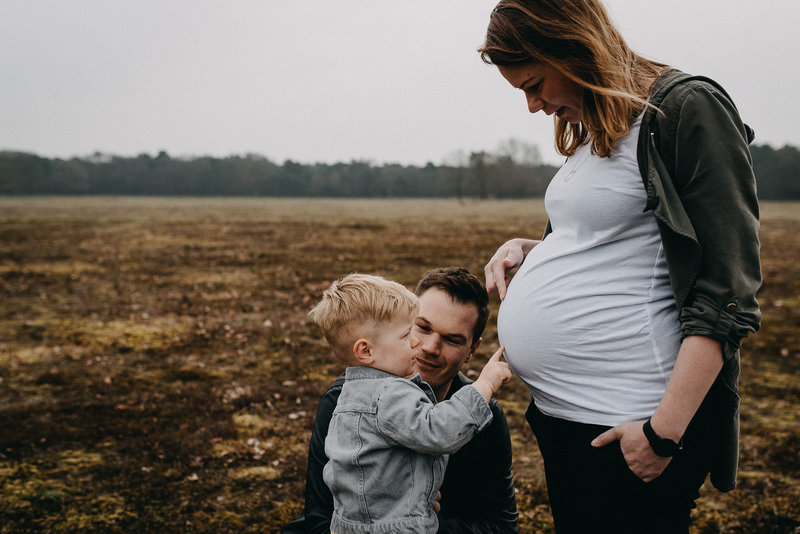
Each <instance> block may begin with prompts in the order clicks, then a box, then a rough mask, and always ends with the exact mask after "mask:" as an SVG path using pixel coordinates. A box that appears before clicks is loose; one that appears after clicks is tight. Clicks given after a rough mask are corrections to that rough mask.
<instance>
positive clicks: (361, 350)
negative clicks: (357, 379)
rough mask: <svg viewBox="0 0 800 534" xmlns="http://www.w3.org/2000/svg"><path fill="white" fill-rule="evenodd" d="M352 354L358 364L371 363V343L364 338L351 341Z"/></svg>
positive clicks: (373, 359) (372, 358)
mask: <svg viewBox="0 0 800 534" xmlns="http://www.w3.org/2000/svg"><path fill="white" fill-rule="evenodd" d="M353 356H355V358H356V361H357V362H358V364H359V365H372V364H373V363H375V358H374V357H373V356H372V345H370V343H369V341H367V340H366V339H364V338H361V339H357V340H356V342H355V343H353Z"/></svg>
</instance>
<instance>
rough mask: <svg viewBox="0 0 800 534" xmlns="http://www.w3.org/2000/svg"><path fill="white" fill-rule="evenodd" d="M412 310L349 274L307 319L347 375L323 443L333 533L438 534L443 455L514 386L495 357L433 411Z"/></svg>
mask: <svg viewBox="0 0 800 534" xmlns="http://www.w3.org/2000/svg"><path fill="white" fill-rule="evenodd" d="M417 306H418V300H417V297H416V296H415V295H414V294H413V293H411V292H410V291H409V290H408V289H406V288H405V287H403V286H402V285H400V284H398V283H396V282H391V281H388V280H385V279H383V278H381V277H378V276H370V275H363V274H352V275H349V276H346V277H344V278H342V279H340V280H337V281H336V282H334V283H333V284H332V285H331V287H330V288H328V289H327V290H326V291H325V293H324V294H323V298H322V301H321V302H320V303H319V304H317V306H316V307H315V308H314V309H313V310H312V311H311V312H310V314H309V315H310V317H311V318H312V319H313V320H314V321H315V322H316V323H317V324H318V325H319V326H320V327H321V328H322V330H323V331H324V332H325V337H326V339H327V340H328V342H329V344H330V345H331V348H332V349H333V351H334V353H335V354H336V355H337V356H338V357H339V358H340V359H341V360H342V361H344V362H345V363H346V364H348V365H349V366H350V367H348V368H347V370H346V371H345V384H344V386H343V388H342V392H341V395H340V397H339V400H338V402H337V405H336V409H335V410H334V413H333V418H332V419H331V424H330V429H329V431H328V437H327V438H326V440H325V453H326V455H327V456H328V458H329V462H328V463H327V464H326V466H325V469H324V472H323V476H324V480H325V483H326V484H327V485H328V486H329V487H330V489H331V492H332V494H333V500H334V512H333V518H332V521H331V530H332V531H333V532H335V533H336V534H346V533H350V532H353V533H365V532H413V533H419V532H436V530H437V528H438V519H437V517H436V514H435V513H434V511H433V507H434V503H435V501H436V494H437V492H438V489H439V487H440V485H441V483H442V478H443V475H444V471H445V467H446V464H447V457H446V456H445V455H446V454H451V453H454V452H455V451H457V450H458V449H459V448H460V447H461V446H463V445H464V444H466V443H467V442H468V441H469V440H470V439H472V437H473V436H474V435H475V434H476V433H477V432H479V431H480V430H481V429H483V428H484V427H485V426H486V425H487V424H489V423H490V422H491V419H492V415H491V411H490V409H489V405H488V401H489V400H491V397H492V395H493V394H494V393H495V392H496V391H497V390H498V389H499V388H500V386H501V385H502V384H504V383H505V382H507V381H508V380H509V379H510V378H511V371H510V370H509V368H508V365H507V364H506V363H504V362H500V361H499V359H500V356H501V354H502V352H503V349H502V348H501V349H500V350H498V351H497V352H496V353H495V354H494V355H493V356H492V358H491V359H490V360H489V362H488V363H487V364H486V366H485V367H484V369H483V371H482V372H481V374H480V376H479V378H478V379H477V380H476V381H475V382H474V383H473V384H471V385H470V386H467V387H463V388H462V389H461V390H459V391H458V392H457V393H456V394H455V395H453V397H452V398H451V399H450V400H448V401H444V402H440V403H438V404H436V401H435V396H434V394H433V390H432V389H431V387H430V386H429V385H428V384H427V383H425V382H423V381H422V380H421V379H420V377H419V376H418V375H415V373H414V362H413V354H412V350H411V344H410V341H409V336H410V332H411V323H412V320H413V318H414V316H415V315H416V312H417ZM412 375H415V376H413V378H411V379H408V378H407V377H410V376H412Z"/></svg>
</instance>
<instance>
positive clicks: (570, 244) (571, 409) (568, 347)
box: [497, 117, 680, 426]
mask: <svg viewBox="0 0 800 534" xmlns="http://www.w3.org/2000/svg"><path fill="white" fill-rule="evenodd" d="M640 121H641V117H639V120H637V121H636V123H635V124H634V126H633V128H632V129H631V133H630V134H629V135H628V136H627V137H626V138H625V139H621V140H619V141H618V142H617V145H616V150H615V152H614V155H613V156H612V157H610V158H601V157H599V156H596V155H593V154H592V153H591V146H590V144H585V145H583V146H581V147H580V148H579V149H578V150H577V151H576V153H575V155H574V156H572V157H570V158H569V159H568V160H567V162H566V163H565V164H564V166H563V167H562V168H561V169H560V170H559V172H558V173H557V174H556V175H555V177H554V178H553V180H552V182H551V183H550V185H549V186H548V189H547V193H546V194H545V208H546V209H547V214H548V216H549V217H550V222H551V223H552V226H553V232H552V233H551V234H549V235H548V236H547V237H546V238H545V239H544V241H542V243H540V244H539V245H537V246H536V247H534V248H533V250H531V252H530V253H529V254H528V256H527V257H526V258H525V262H524V263H523V264H522V266H521V267H520V269H519V270H518V272H517V273H516V274H515V275H514V277H513V279H512V281H511V284H510V285H509V287H508V292H507V295H506V298H505V300H504V301H503V302H502V304H501V306H500V312H499V316H498V319H497V330H498V336H499V338H500V343H501V344H503V345H505V348H506V358H507V360H508V363H509V365H510V366H511V368H512V369H513V371H514V372H515V373H516V374H517V375H518V376H519V377H520V378H521V379H522V380H523V381H524V382H525V384H526V385H527V386H528V388H529V389H530V390H531V393H532V395H533V398H534V401H535V403H536V406H537V407H538V408H539V409H540V410H541V411H542V412H543V413H544V414H546V415H550V416H552V417H558V418H562V419H567V420H570V421H576V422H581V423H591V424H598V425H608V426H616V425H618V424H621V423H624V422H628V421H634V420H640V419H646V418H647V417H649V416H650V415H652V413H653V411H655V409H656V407H657V405H658V403H659V402H660V400H661V397H662V396H663V395H664V390H665V388H666V385H667V381H668V380H669V377H670V373H671V372H672V368H673V366H674V365H675V360H676V358H677V356H678V349H679V347H680V325H679V322H678V312H677V307H676V305H675V300H674V297H673V295H672V288H671V285H670V281H669V273H668V271H667V264H666V258H665V257H664V250H663V248H662V245H661V238H660V235H659V233H658V228H657V226H656V220H655V217H653V214H652V212H650V211H648V212H644V211H643V210H644V207H645V202H646V194H645V191H644V185H643V183H642V179H641V176H640V174H639V167H638V165H637V162H636V143H637V138H638V135H639V125H640Z"/></svg>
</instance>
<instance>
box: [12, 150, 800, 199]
mask: <svg viewBox="0 0 800 534" xmlns="http://www.w3.org/2000/svg"><path fill="white" fill-rule="evenodd" d="M751 152H752V155H753V165H754V168H755V172H756V179H757V182H758V193H759V198H761V199H763V200H798V199H800V176H799V175H800V150H798V149H797V148H796V147H793V146H785V147H783V148H780V149H774V148H772V147H770V146H767V145H754V146H751ZM557 170H558V169H557V167H555V166H552V165H547V164H543V163H542V162H541V160H540V158H539V155H538V150H536V148H535V147H531V146H526V145H524V144H522V143H520V142H518V141H514V140H510V141H508V142H506V143H505V144H504V145H501V148H500V149H498V151H497V152H491V153H490V152H472V153H470V154H468V155H467V154H464V153H460V154H456V155H454V156H453V157H451V158H450V162H449V163H443V164H441V165H434V164H433V163H428V164H427V165H424V166H414V165H399V164H391V163H387V164H381V165H375V164H372V163H370V162H367V161H351V162H349V163H333V164H329V163H314V164H303V163H298V162H295V161H292V160H286V161H284V162H283V163H282V164H278V163H275V162H273V161H270V160H269V159H267V158H265V157H263V156H259V155H255V154H248V155H244V156H229V157H224V158H214V157H196V158H173V157H170V156H169V154H167V153H166V152H160V153H159V154H158V155H156V156H154V157H153V156H150V155H148V154H140V155H138V156H134V157H121V156H113V155H106V154H101V153H95V154H93V155H91V156H87V157H81V158H78V157H75V158H71V159H58V158H55V159H51V158H45V157H41V156H38V155H35V154H30V153H24V152H12V151H3V152H0V195H153V196H277V197H366V198H370V197H373V198H385V197H459V198H462V197H464V198H490V197H493V198H525V197H541V196H543V195H544V191H545V189H546V187H547V184H548V183H549V182H550V179H551V178H552V177H553V175H554V174H555V172H556V171H557Z"/></svg>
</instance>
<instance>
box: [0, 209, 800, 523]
mask: <svg viewBox="0 0 800 534" xmlns="http://www.w3.org/2000/svg"><path fill="white" fill-rule="evenodd" d="M544 221H545V219H544V213H543V209H542V204H541V201H538V200H537V201H485V202H477V201H466V202H464V203H459V202H458V201H455V200H424V201H419V200H398V201H375V200H307V199H302V200H301V199H177V198H169V199H163V198H155V199H152V198H59V197H53V198H0V533H3V534H6V533H16V532H56V533H62V532H103V533H113V532H137V533H145V532H153V533H155V532H158V533H167V532H209V533H212V532H213V533H217V532H276V531H277V528H278V526H279V525H281V524H282V523H284V522H285V521H287V520H289V519H291V518H293V517H294V516H295V515H296V514H297V513H298V512H299V511H300V509H301V507H302V500H301V499H302V491H303V480H304V474H305V464H306V447H307V441H308V436H309V433H310V428H311V424H312V421H313V417H314V413H315V409H316V403H317V400H318V398H319V396H320V395H321V394H322V392H323V391H324V389H325V387H326V386H327V384H328V383H329V382H330V381H332V380H333V379H334V378H335V377H336V376H337V375H338V374H339V373H340V372H341V370H342V369H341V367H340V365H339V363H338V362H336V361H334V359H333V358H332V357H331V356H330V355H329V352H328V349H327V347H326V345H325V342H324V340H323V339H322V338H321V336H320V333H319V331H318V330H317V329H316V327H314V326H313V325H311V324H309V322H308V321H307V320H306V318H305V313H306V312H307V311H308V309H309V308H310V307H311V305H312V304H313V302H315V300H316V299H317V298H318V297H319V295H320V294H321V291H322V289H323V288H324V287H326V286H327V284H328V283H329V282H330V281H331V280H332V279H334V278H336V277H338V276H340V275H342V274H346V273H349V272H353V271H361V272H370V273H377V274H382V275H385V276H387V277H389V278H393V279H396V280H398V281H399V282H401V283H403V284H406V285H407V286H409V287H413V286H414V285H415V283H416V281H417V279H418V278H419V276H420V275H421V274H422V273H423V272H424V271H425V270H427V269H429V268H431V267H437V266H441V265H450V264H460V265H464V266H466V267H468V268H469V269H470V270H471V271H472V272H474V273H476V274H480V273H482V266H483V264H484V263H485V262H486V260H487V259H488V258H489V256H490V255H491V254H492V253H493V251H494V250H495V248H496V247H497V245H499V244H500V243H501V242H502V241H504V240H506V239H508V238H509V237H513V236H516V235H539V234H540V233H541V231H542V228H543V226H544ZM798 236H800V204H797V203H794V204H765V205H764V206H763V213H762V259H763V267H764V276H765V284H764V287H763V289H762V291H761V293H760V299H759V300H760V302H761V304H762V306H763V311H764V324H763V328H762V331H761V332H759V333H758V334H757V335H756V336H754V337H753V338H750V339H747V340H745V343H744V346H743V350H742V352H743V370H742V379H741V395H742V449H741V473H740V481H739V488H738V489H737V490H736V491H734V492H732V493H730V494H725V495H721V494H718V493H716V492H715V491H713V490H711V489H709V488H704V491H703V497H702V498H701V500H700V502H699V509H698V510H697V511H696V513H695V523H694V526H693V532H694V533H722V532H724V533H726V534H730V533H794V532H797V529H798V528H800V395H799V393H800V385H798V380H797V376H798V372H800V238H798ZM481 276H482V275H481ZM493 305H494V306H495V311H496V306H497V300H496V297H495V298H494V302H493ZM496 347H497V338H496V331H495V328H494V319H491V320H490V326H489V328H488V330H487V333H486V334H485V336H484V344H483V345H482V347H481V353H480V357H479V358H477V360H478V364H477V365H475V367H478V366H479V365H480V364H481V363H482V362H484V361H485V360H486V358H488V356H489V354H491V351H492V350H493V349H495V348H496ZM499 397H500V400H501V402H502V404H503V407H504V409H505V410H506V413H507V415H508V419H509V424H510V425H511V432H512V439H513V446H514V472H515V485H516V488H517V492H518V493H517V496H518V505H519V508H520V527H521V531H522V532H552V520H551V518H550V515H549V511H548V508H547V501H546V491H545V487H544V475H543V472H542V468H541V461H540V457H539V455H538V452H537V449H536V446H535V443H534V441H533V437H532V434H531V432H530V430H529V429H528V427H527V424H526V423H525V421H524V418H523V414H524V410H525V407H526V405H527V392H526V390H525V388H524V387H523V386H522V384H521V383H520V382H519V380H517V379H515V380H514V381H513V382H512V384H510V385H509V386H507V387H505V388H504V389H503V390H502V391H501V394H500V396H499Z"/></svg>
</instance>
